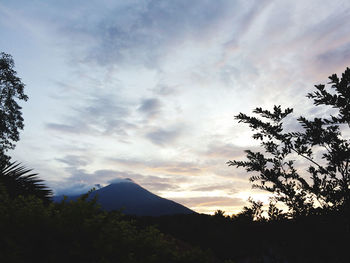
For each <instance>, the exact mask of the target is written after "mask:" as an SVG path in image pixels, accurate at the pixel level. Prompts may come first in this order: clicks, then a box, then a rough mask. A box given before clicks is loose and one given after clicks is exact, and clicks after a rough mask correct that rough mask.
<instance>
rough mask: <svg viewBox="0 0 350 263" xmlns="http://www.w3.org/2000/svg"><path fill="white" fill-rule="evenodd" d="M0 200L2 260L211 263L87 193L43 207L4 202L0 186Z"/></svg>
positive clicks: (26, 200) (30, 200) (23, 200)
mask: <svg viewBox="0 0 350 263" xmlns="http://www.w3.org/2000/svg"><path fill="white" fill-rule="evenodd" d="M0 198H1V202H0V254H1V260H2V262H91V263H92V262H105V263H108V262H125V263H139V262H144V263H163V262H170V263H195V262H204V263H205V262H208V263H209V262H213V261H212V260H211V258H210V257H209V256H208V255H207V254H206V253H204V252H203V251H201V250H200V249H197V248H195V247H193V246H188V245H184V242H182V243H181V242H180V241H177V240H175V239H174V238H172V237H170V236H165V235H164V234H162V233H160V232H159V230H157V229H156V228H155V227H153V226H147V227H142V228H141V227H137V226H136V225H135V223H134V222H133V221H132V220H128V219H127V218H125V217H124V216H123V215H122V214H121V213H119V212H105V211H102V210H101V209H99V207H98V206H97V205H96V199H92V200H88V195H84V196H82V197H81V198H79V199H78V200H76V201H70V202H65V201H62V202H61V203H58V204H57V203H50V204H49V205H45V204H44V202H43V201H42V200H41V199H39V198H37V197H35V196H18V197H16V198H14V199H12V198H9V196H8V194H7V192H6V189H5V188H4V187H2V186H1V185H0Z"/></svg>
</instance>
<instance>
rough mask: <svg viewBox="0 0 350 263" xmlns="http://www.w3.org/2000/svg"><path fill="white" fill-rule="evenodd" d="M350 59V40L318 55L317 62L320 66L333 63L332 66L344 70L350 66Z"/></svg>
mask: <svg viewBox="0 0 350 263" xmlns="http://www.w3.org/2000/svg"><path fill="white" fill-rule="evenodd" d="M349 61H350V42H348V43H346V44H344V45H342V46H340V47H337V48H335V49H331V50H327V51H326V52H324V53H322V54H320V55H318V56H317V62H318V64H319V65H320V66H324V65H327V66H329V65H332V67H333V68H334V67H339V68H341V69H342V70H343V69H345V67H346V66H349Z"/></svg>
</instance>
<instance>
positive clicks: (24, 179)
mask: <svg viewBox="0 0 350 263" xmlns="http://www.w3.org/2000/svg"><path fill="white" fill-rule="evenodd" d="M31 171H32V170H31V169H27V168H25V167H24V166H22V165H21V164H20V163H16V162H13V163H10V164H8V163H7V161H5V160H2V161H0V185H2V186H3V187H4V188H5V189H6V192H7V194H8V195H9V197H10V198H12V199H13V198H16V197H18V196H25V197H28V196H36V197H38V198H40V199H42V200H44V201H45V202H49V201H50V199H51V196H52V191H51V189H49V188H47V187H46V186H45V185H44V184H43V180H41V179H40V178H39V177H38V175H37V174H35V173H31Z"/></svg>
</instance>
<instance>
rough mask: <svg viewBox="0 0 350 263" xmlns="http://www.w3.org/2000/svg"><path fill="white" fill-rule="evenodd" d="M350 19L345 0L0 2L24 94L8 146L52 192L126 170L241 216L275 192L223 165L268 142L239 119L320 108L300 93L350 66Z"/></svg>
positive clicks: (190, 201)
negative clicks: (16, 136) (259, 110)
mask: <svg viewBox="0 0 350 263" xmlns="http://www.w3.org/2000/svg"><path fill="white" fill-rule="evenodd" d="M349 18H350V2H349V1H346V0H344V1H339V0H332V1H329V0H323V1H321V0H318V1H315V0H309V1H301V0H285V1H269V0H244V1H243V0H242V1H238V0H230V1H229V0H227V1H224V0H216V1H209V0H192V1H185V0H158V1H156V0H119V1H117V0H114V1H110V0H96V1H95V0H74V1H72V0H69V1H68V0H61V1H53V0H30V1H28V0H0V35H1V38H0V51H2V52H5V53H9V54H11V55H12V56H13V59H14V61H15V69H16V71H17V74H18V76H19V77H20V78H21V79H22V81H23V82H24V83H25V84H26V87H25V93H26V94H27V95H28V96H29V100H28V101H27V102H25V103H21V105H22V107H23V109H22V111H23V117H24V120H25V128H24V130H23V131H22V132H21V139H20V141H19V142H18V143H17V147H16V149H15V150H14V151H12V152H10V153H9V154H10V155H11V156H12V157H13V160H17V161H19V162H21V163H23V164H24V165H25V166H27V167H30V168H33V169H34V171H35V172H37V173H39V175H40V177H41V178H42V179H44V180H45V181H46V183H47V185H49V186H50V187H51V188H52V189H54V191H55V193H56V194H62V193H65V194H72V193H74V194H76V193H81V192H84V191H87V190H89V189H91V187H93V186H94V185H95V184H101V185H107V184H108V183H109V182H111V181H112V180H115V179H117V178H131V179H132V180H134V181H135V182H136V183H138V184H139V185H141V186H142V187H144V188H146V189H148V190H149V191H151V192H153V193H155V194H158V195H160V196H162V197H164V198H168V199H172V200H174V201H176V202H179V203H181V204H183V205H185V206H187V207H189V208H191V209H193V210H195V211H197V212H201V213H213V212H214V211H215V210H217V209H221V210H223V211H226V213H227V214H231V213H237V212H239V211H240V209H241V208H242V206H243V205H245V204H247V202H246V200H247V199H248V197H249V196H252V197H253V198H254V199H257V200H262V201H266V200H267V197H268V196H267V195H266V193H264V192H260V191H258V190H252V189H251V184H250V183H249V181H248V179H249V177H250V175H249V174H247V173H246V172H245V171H244V170H243V169H237V168H234V167H228V166H227V164H226V162H227V161H229V160H242V159H244V156H245V154H244V150H245V149H254V150H258V149H259V144H257V142H255V141H254V140H253V139H252V138H251V135H252V133H251V132H250V130H249V128H248V127H246V126H245V125H244V124H239V123H238V122H237V121H236V120H235V119H234V116H235V115H237V114H238V113H240V112H243V113H247V114H250V113H251V112H252V110H253V109H254V108H255V107H263V108H267V109H271V108H272V107H273V105H282V107H284V108H286V107H291V108H294V113H293V116H292V118H294V119H296V118H297V117H298V116H300V115H301V114H303V115H307V116H311V115H317V114H320V112H319V111H317V110H316V111H315V109H313V107H312V103H311V101H309V100H308V99H307V98H306V97H305V96H306V94H307V93H308V92H312V91H313V90H314V85H315V84H320V83H326V82H327V78H328V76H330V75H331V74H333V73H338V74H340V73H342V72H343V71H344V70H345V68H346V67H347V66H350V19H349ZM290 127H292V128H297V126H296V124H295V123H294V122H293V121H291V124H290Z"/></svg>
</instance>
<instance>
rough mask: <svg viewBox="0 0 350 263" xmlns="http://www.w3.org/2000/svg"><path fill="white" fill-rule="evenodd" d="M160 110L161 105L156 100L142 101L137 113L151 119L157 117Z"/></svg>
mask: <svg viewBox="0 0 350 263" xmlns="http://www.w3.org/2000/svg"><path fill="white" fill-rule="evenodd" d="M160 108H161V103H160V101H159V99H157V98H151V99H144V100H142V102H141V105H140V106H139V108H138V111H140V112H141V113H143V114H145V115H146V116H147V117H149V118H152V117H155V116H156V115H158V113H159V111H160Z"/></svg>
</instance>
